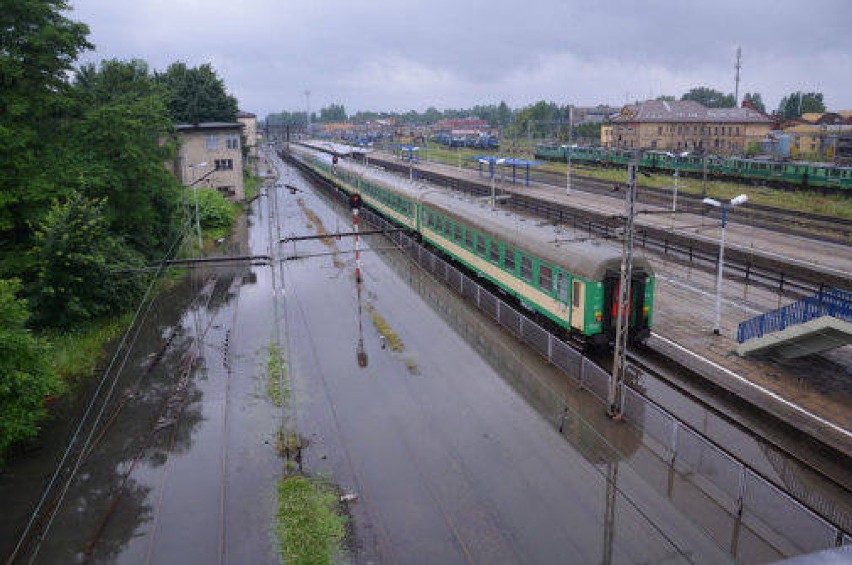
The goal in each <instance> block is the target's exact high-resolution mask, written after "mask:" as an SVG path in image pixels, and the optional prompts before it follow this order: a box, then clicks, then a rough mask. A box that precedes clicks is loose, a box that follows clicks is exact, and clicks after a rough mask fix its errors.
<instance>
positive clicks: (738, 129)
mask: <svg viewBox="0 0 852 565" xmlns="http://www.w3.org/2000/svg"><path fill="white" fill-rule="evenodd" d="M739 134H740V126H737V135H739Z"/></svg>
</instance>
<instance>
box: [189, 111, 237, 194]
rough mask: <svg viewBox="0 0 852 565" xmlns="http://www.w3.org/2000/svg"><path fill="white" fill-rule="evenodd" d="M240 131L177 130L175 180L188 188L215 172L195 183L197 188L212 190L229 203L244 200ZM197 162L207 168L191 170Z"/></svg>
mask: <svg viewBox="0 0 852 565" xmlns="http://www.w3.org/2000/svg"><path fill="white" fill-rule="evenodd" d="M240 130H241V128H239V127H231V128H222V129H207V128H199V129H192V130H184V131H181V132H180V152H179V154H178V158H177V162H176V163H175V174H176V175H177V177H178V179H180V181H181V182H182V183H183V184H185V185H186V186H190V185H191V184H192V183H193V182H196V181H198V179H200V178H201V177H203V176H204V175H205V174H207V173H210V171H212V170H214V169H217V170H216V171H215V172H212V173H211V174H209V175H208V176H207V177H205V178H204V180H202V181H200V182H198V186H199V187H202V186H203V187H211V188H215V189H217V190H218V191H219V192H221V193H222V194H223V195H225V196H226V197H228V198H230V199H232V200H242V199H243V198H245V187H244V185H243V153H242V150H241V141H240ZM200 163H207V165H206V166H204V167H195V168H193V165H198V164H200ZM217 165H218V166H217Z"/></svg>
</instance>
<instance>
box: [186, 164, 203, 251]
mask: <svg viewBox="0 0 852 565" xmlns="http://www.w3.org/2000/svg"><path fill="white" fill-rule="evenodd" d="M206 166H207V161H204V162H203V163H198V164H197V165H190V166H189V168H190V169H192V192H193V197H194V198H195V232H196V234H197V235H198V249H199V250H201V249H203V247H204V243H203V242H202V241H201V220H200V214H199V213H198V181H200V180H201V179H198V180H195V169H203V168H204V167H206Z"/></svg>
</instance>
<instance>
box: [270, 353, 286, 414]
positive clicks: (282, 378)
mask: <svg viewBox="0 0 852 565" xmlns="http://www.w3.org/2000/svg"><path fill="white" fill-rule="evenodd" d="M266 395H267V396H268V397H269V399H270V400H271V401H272V403H273V404H275V406H278V407H281V406H283V405H284V403H285V402H287V401H288V400H289V399H290V385H289V383H288V382H287V360H286V359H285V358H284V353H283V352H282V351H281V348H280V347H278V345H277V344H275V343H271V344H270V345H269V358H268V359H267V360H266Z"/></svg>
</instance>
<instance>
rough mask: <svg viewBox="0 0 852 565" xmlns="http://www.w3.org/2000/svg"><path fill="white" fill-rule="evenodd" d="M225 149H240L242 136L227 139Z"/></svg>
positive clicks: (232, 136)
mask: <svg viewBox="0 0 852 565" xmlns="http://www.w3.org/2000/svg"><path fill="white" fill-rule="evenodd" d="M225 147H227V148H228V149H239V148H240V136H238V135H229V136H228V137H226V138H225Z"/></svg>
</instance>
